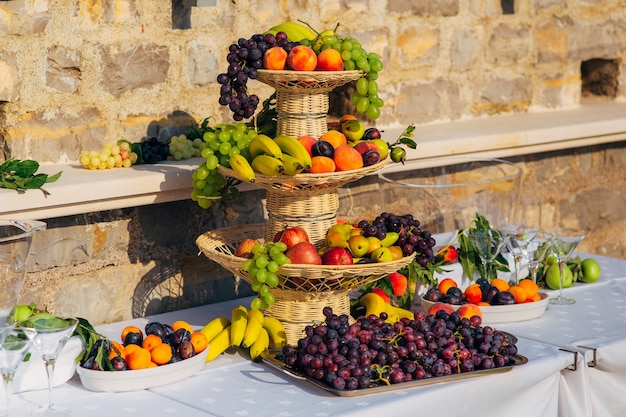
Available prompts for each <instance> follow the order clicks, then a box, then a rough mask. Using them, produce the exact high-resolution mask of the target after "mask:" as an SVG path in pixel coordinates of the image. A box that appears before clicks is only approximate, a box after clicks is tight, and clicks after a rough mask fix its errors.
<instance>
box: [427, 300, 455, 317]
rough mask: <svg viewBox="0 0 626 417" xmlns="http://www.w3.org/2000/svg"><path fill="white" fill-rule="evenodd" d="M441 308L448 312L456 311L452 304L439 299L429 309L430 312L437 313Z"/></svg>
mask: <svg viewBox="0 0 626 417" xmlns="http://www.w3.org/2000/svg"><path fill="white" fill-rule="evenodd" d="M439 310H443V311H445V312H446V313H448V314H451V313H452V312H453V311H454V309H453V308H452V306H450V304H446V303H442V302H440V301H437V302H436V303H435V304H433V305H432V306H430V308H429V309H428V314H436V313H437V312H438V311H439Z"/></svg>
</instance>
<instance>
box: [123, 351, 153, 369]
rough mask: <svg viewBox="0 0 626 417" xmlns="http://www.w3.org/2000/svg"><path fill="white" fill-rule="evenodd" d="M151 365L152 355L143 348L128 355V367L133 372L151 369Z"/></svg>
mask: <svg viewBox="0 0 626 417" xmlns="http://www.w3.org/2000/svg"><path fill="white" fill-rule="evenodd" d="M151 363H152V355H150V351H149V350H148V349H144V348H142V347H138V348H137V349H134V350H133V351H132V352H131V353H129V354H128V355H126V365H128V368H130V369H133V370H134V369H145V368H149V367H150V366H151V365H150V364H151Z"/></svg>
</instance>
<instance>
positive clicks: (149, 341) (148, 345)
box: [141, 334, 163, 350]
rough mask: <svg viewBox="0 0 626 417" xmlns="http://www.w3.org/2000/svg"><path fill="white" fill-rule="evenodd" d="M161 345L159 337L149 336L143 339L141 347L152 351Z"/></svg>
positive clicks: (161, 341)
mask: <svg viewBox="0 0 626 417" xmlns="http://www.w3.org/2000/svg"><path fill="white" fill-rule="evenodd" d="M161 344H163V339H161V336H157V335H156V334H149V335H148V336H146V338H145V339H143V343H142V344H141V347H142V348H144V349H148V350H152V349H154V348H155V347H157V346H159V345H161Z"/></svg>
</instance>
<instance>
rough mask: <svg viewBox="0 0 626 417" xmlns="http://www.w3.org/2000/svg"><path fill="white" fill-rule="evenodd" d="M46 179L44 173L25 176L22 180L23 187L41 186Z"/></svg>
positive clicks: (28, 188)
mask: <svg viewBox="0 0 626 417" xmlns="http://www.w3.org/2000/svg"><path fill="white" fill-rule="evenodd" d="M47 179H48V176H47V175H46V174H37V175H35V176H33V177H30V178H26V179H25V181H24V189H25V190H34V189H37V188H41V187H42V186H43V185H44V184H45V183H46V180H47Z"/></svg>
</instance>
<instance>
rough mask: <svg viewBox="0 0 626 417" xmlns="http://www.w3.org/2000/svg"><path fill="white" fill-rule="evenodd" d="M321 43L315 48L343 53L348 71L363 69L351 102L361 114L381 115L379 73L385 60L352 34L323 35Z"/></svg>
mask: <svg viewBox="0 0 626 417" xmlns="http://www.w3.org/2000/svg"><path fill="white" fill-rule="evenodd" d="M321 40H322V42H321V45H320V44H319V43H318V44H317V45H314V50H315V49H316V47H319V50H318V51H316V53H319V52H320V51H323V50H324V49H328V48H332V49H335V50H336V51H339V52H340V53H341V58H342V59H343V68H344V70H346V71H352V70H361V71H363V72H364V73H365V75H364V76H363V77H361V78H359V79H358V80H357V82H356V92H355V93H354V94H353V95H352V97H350V102H351V103H352V104H353V105H354V106H355V107H356V111H357V113H359V114H364V115H367V117H369V118H370V119H372V120H376V119H378V118H379V117H380V108H381V107H382V106H383V105H384V102H383V100H382V99H381V98H380V97H379V96H378V83H377V81H376V80H377V79H378V73H379V72H380V71H382V69H383V61H382V60H381V58H380V56H379V55H378V54H377V53H375V52H369V53H368V52H367V51H366V50H365V49H363V46H362V45H361V43H360V42H359V41H358V40H357V39H354V38H352V37H350V36H347V37H345V38H343V39H342V38H341V37H340V36H339V35H337V34H336V33H335V34H332V35H326V36H322V38H321Z"/></svg>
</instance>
